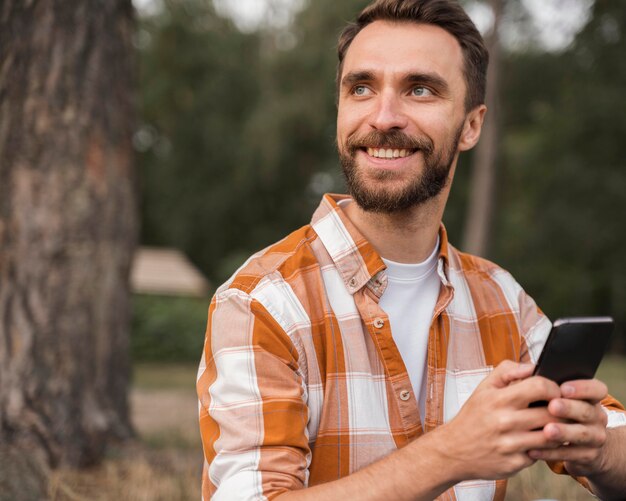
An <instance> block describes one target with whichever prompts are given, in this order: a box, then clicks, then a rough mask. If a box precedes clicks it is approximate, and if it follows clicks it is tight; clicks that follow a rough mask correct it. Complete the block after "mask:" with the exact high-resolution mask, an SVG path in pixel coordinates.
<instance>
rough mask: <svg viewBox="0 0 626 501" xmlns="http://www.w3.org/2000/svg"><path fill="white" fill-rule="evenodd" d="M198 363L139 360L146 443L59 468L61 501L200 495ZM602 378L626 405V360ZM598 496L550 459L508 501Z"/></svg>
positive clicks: (140, 424)
mask: <svg viewBox="0 0 626 501" xmlns="http://www.w3.org/2000/svg"><path fill="white" fill-rule="evenodd" d="M196 370H197V365H196V364H152V363H151V364H136V365H135V370H134V377H133V388H132V391H131V404H132V414H133V423H134V425H135V427H136V429H137V432H138V438H139V439H138V440H137V441H136V442H134V443H132V444H130V445H126V446H124V447H120V448H115V449H111V450H109V452H108V454H107V457H106V458H105V460H104V461H103V463H102V464H101V465H100V466H98V467H97V468H92V469H89V470H81V471H76V470H58V471H56V472H54V473H53V475H52V477H51V481H50V498H51V499H52V500H53V501H88V500H89V501H107V500H116V501H144V500H145V501H161V500H162V501H166V500H167V501H187V500H194V501H197V500H199V499H200V471H201V467H202V462H203V459H202V449H201V444H200V437H199V434H198V426H197V420H196V416H197V409H198V408H197V403H196V395H195V379H196ZM598 377H599V378H600V379H602V380H603V381H605V382H607V384H608V386H609V391H610V392H611V394H612V395H614V396H615V397H616V398H618V399H619V400H620V401H621V402H626V385H624V382H625V381H626V360H625V359H623V358H619V357H608V358H607V359H606V360H605V361H604V362H603V364H602V366H601V367H600V370H599V372H598ZM536 499H556V500H559V501H584V500H592V499H595V498H593V497H592V496H591V495H590V494H588V493H587V491H586V490H585V489H583V488H582V487H580V486H579V485H578V484H577V483H576V482H575V481H574V480H572V479H571V478H569V477H567V476H560V475H555V474H554V473H552V472H551V471H550V470H549V469H548V467H547V466H546V465H545V464H544V463H537V464H535V465H534V466H532V467H531V468H528V469H526V470H524V471H523V472H521V473H519V474H518V475H516V476H515V477H513V478H512V479H511V481H510V482H509V488H508V492H507V497H506V500H507V501H531V500H536Z"/></svg>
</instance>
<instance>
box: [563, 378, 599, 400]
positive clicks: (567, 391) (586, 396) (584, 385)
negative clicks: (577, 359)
mask: <svg viewBox="0 0 626 501" xmlns="http://www.w3.org/2000/svg"><path fill="white" fill-rule="evenodd" d="M561 393H562V394H563V396H564V397H566V398H575V399H577V400H587V401H589V402H593V403H596V402H600V401H601V400H602V399H604V398H606V396H607V394H608V388H607V387H606V384H604V383H603V382H602V381H600V380H598V379H578V380H576V381H567V382H565V383H563V384H562V385H561Z"/></svg>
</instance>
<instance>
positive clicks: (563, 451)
mask: <svg viewBox="0 0 626 501" xmlns="http://www.w3.org/2000/svg"><path fill="white" fill-rule="evenodd" d="M597 455H598V449H596V448H593V447H576V446H571V445H567V446H562V447H558V448H556V449H532V450H529V451H528V456H529V457H531V458H532V459H535V460H536V459H543V460H544V461H571V462H576V463H592V462H593V461H594V460H595V459H596V458H597Z"/></svg>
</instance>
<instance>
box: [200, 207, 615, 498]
mask: <svg viewBox="0 0 626 501" xmlns="http://www.w3.org/2000/svg"><path fill="white" fill-rule="evenodd" d="M341 198H345V197H341V196H330V195H326V196H325V197H324V198H323V200H322V202H321V204H320V206H319V208H318V209H317V211H316V212H315V214H314V215H313V219H312V222H311V224H310V225H308V226H305V227H303V228H301V229H299V230H297V231H295V232H294V233H292V234H291V235H289V236H288V237H286V238H285V239H283V240H281V241H280V242H278V243H276V244H275V245H273V246H271V247H269V248H267V249H265V250H263V251H261V252H259V253H257V254H256V255H254V256H252V257H251V258H250V259H249V260H248V261H247V262H246V263H245V264H244V265H243V266H242V267H241V268H240V269H239V270H238V271H237V272H236V273H235V274H234V275H233V277H232V278H231V279H230V280H229V281H228V282H227V283H225V284H224V285H223V286H222V287H220V288H219V289H218V291H217V292H216V294H215V296H214V298H213V300H212V301H211V305H210V308H209V319H208V328H207V334H206V343H205V348H204V353H203V356H202V361H201V364H200V369H199V372H198V384H197V387H198V395H199V399H200V431H201V435H202V442H203V447H204V455H205V464H204V469H203V489H202V492H203V498H204V499H207V500H208V499H209V498H213V499H216V500H228V501H232V500H251V499H255V500H256V499H272V498H274V497H275V496H277V495H278V494H280V493H282V492H284V491H287V490H295V489H302V488H304V487H307V486H312V485H315V484H319V483H323V482H328V481H331V480H336V479H339V478H341V477H344V476H346V475H350V474H351V473H353V472H355V471H357V470H359V469H360V468H363V467H365V466H366V465H368V464H370V463H372V462H374V461H376V460H377V459H380V458H382V457H384V456H386V455H388V454H390V453H391V452H393V451H394V450H396V449H398V448H400V447H402V446H404V445H406V444H407V443H409V442H410V441H412V440H413V439H415V438H417V437H419V436H420V435H421V434H423V433H426V432H428V431H430V430H432V429H434V428H435V427H437V426H439V425H441V424H443V423H446V422H448V421H450V420H451V419H452V418H453V417H454V416H455V415H456V413H457V412H458V410H459V409H460V407H461V406H462V405H463V404H464V403H465V401H466V400H467V398H468V397H469V396H470V395H471V394H472V392H473V391H474V389H475V388H476V386H477V385H478V384H479V383H480V381H482V380H483V378H484V377H485V376H486V375H487V374H489V372H490V371H491V370H492V369H493V367H495V366H497V365H498V364H499V363H500V362H501V361H502V360H505V359H510V360H514V361H525V362H527V361H530V362H533V363H534V362H536V361H537V358H538V356H539V353H540V351H541V348H542V347H543V344H544V342H545V340H546V337H547V335H548V332H549V330H550V322H549V321H548V319H547V318H546V317H545V316H544V315H543V314H542V313H541V311H540V310H539V309H538V308H537V306H536V305H535V303H534V301H533V300H532V299H531V298H530V297H529V296H528V295H526V294H525V293H524V291H523V290H522V288H521V287H520V286H519V285H518V284H517V282H515V280H514V279H513V278H512V277H511V275H510V274H509V273H507V272H506V271H504V270H502V269H501V268H499V267H497V266H496V265H494V264H493V263H490V262H488V261H486V260H483V259H480V258H477V257H473V256H470V255H467V254H463V253H461V252H459V251H458V250H456V249H455V248H454V247H452V246H451V245H450V244H449V243H448V241H447V238H446V232H445V230H444V229H443V227H442V229H441V232H440V241H441V246H440V252H439V261H438V269H437V271H438V275H439V277H440V279H441V288H440V293H439V298H438V301H437V304H436V306H435V311H434V314H433V319H432V323H431V326H430V331H429V339H428V356H427V382H426V391H427V395H426V415H425V416H420V413H419V410H418V400H417V398H416V395H415V394H414V393H413V389H412V387H411V382H410V380H409V376H408V373H407V370H406V368H405V365H404V362H403V361H402V358H401V356H400V353H399V352H398V348H397V347H396V345H395V343H394V341H393V338H392V335H391V330H390V326H389V319H388V317H387V315H386V314H385V312H384V311H383V310H382V309H381V308H380V307H379V304H378V303H379V300H380V297H381V295H382V294H383V292H384V290H385V287H386V283H387V279H386V276H385V265H384V264H383V261H382V260H381V258H380V256H379V255H378V254H377V253H376V251H375V250H374V249H373V248H372V246H371V245H370V244H369V243H368V242H367V241H366V240H365V238H363V236H362V235H360V234H359V232H358V231H357V230H356V228H355V227H354V226H353V225H352V224H351V222H350V221H349V220H348V218H347V217H346V215H345V214H344V213H343V212H342V210H341V208H340V207H339V206H338V205H337V201H338V200H340V199H341ZM604 404H605V409H606V412H607V413H608V414H609V425H610V426H615V425H619V424H624V423H626V418H625V415H624V414H622V413H621V412H620V411H619V409H623V408H622V407H621V406H620V404H619V403H618V402H616V401H615V400H613V399H607V401H605V402H604ZM555 469H557V470H558V469H560V470H562V465H560V468H559V465H556V466H555ZM505 488H506V481H505V480H499V481H486V480H472V481H466V482H462V483H460V484H458V485H456V486H455V487H453V488H452V489H450V490H449V491H447V492H446V493H444V494H442V495H441V496H440V498H438V499H446V500H452V499H458V500H463V499H471V500H492V499H496V500H502V499H504V492H505Z"/></svg>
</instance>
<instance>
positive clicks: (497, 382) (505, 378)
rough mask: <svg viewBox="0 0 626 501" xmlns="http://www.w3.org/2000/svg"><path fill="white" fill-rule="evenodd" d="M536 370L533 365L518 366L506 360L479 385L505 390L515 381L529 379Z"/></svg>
mask: <svg viewBox="0 0 626 501" xmlns="http://www.w3.org/2000/svg"><path fill="white" fill-rule="evenodd" d="M533 370H534V366H533V365H532V364H518V363H516V362H513V361H511V360H504V361H502V362H501V363H500V364H498V366H497V367H496V368H495V369H494V370H493V372H492V373H491V374H490V375H489V376H488V377H486V378H485V379H484V381H483V382H482V383H481V384H480V385H479V388H480V387H481V386H483V387H492V388H505V387H506V386H508V385H509V384H511V383H512V382H513V381H517V380H518V379H524V378H527V377H529V376H530V375H531V374H532V373H533Z"/></svg>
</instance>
